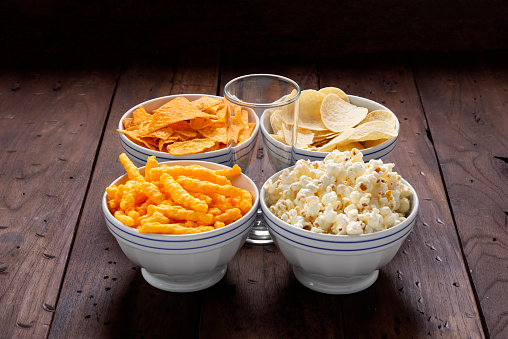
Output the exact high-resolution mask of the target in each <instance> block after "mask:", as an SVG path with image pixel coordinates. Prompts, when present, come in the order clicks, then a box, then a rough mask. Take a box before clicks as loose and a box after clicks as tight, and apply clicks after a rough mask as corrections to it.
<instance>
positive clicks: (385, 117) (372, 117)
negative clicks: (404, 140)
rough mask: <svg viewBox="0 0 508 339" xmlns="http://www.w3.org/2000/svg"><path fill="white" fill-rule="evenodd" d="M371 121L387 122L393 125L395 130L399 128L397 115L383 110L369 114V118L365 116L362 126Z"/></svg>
mask: <svg viewBox="0 0 508 339" xmlns="http://www.w3.org/2000/svg"><path fill="white" fill-rule="evenodd" d="M369 121H386V122H388V123H389V124H390V125H392V126H393V128H396V127H397V118H396V117H395V114H393V113H392V112H388V111H385V110H382V109H380V110H376V111H372V112H369V113H368V114H367V116H365V119H363V120H362V121H361V122H360V125H361V124H363V123H366V122H369Z"/></svg>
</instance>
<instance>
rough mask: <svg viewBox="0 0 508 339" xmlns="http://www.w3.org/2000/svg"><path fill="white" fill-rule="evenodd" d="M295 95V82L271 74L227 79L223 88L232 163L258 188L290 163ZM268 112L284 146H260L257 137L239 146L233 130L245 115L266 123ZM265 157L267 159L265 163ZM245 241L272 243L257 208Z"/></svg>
mask: <svg viewBox="0 0 508 339" xmlns="http://www.w3.org/2000/svg"><path fill="white" fill-rule="evenodd" d="M299 98H300V87H299V86H298V84H297V83H296V82H295V81H293V80H291V79H289V78H286V77H283V76H280V75H274V74H249V75H244V76H241V77H238V78H235V79H233V80H231V81H230V82H228V83H227V84H226V86H225V87H224V102H225V104H226V106H227V110H228V116H229V119H230V129H229V133H230V138H231V145H232V147H231V151H232V158H233V163H236V164H238V165H239V166H240V167H241V168H242V171H243V172H244V173H245V174H246V175H248V176H249V177H250V178H251V179H252V180H253V181H254V182H255V183H256V184H257V186H258V189H260V188H261V186H262V185H263V183H264V182H265V181H266V180H267V179H268V178H269V177H270V176H272V175H273V174H274V172H275V171H280V170H282V169H283V168H286V167H289V166H292V165H293V164H294V157H293V155H292V152H291V149H292V145H293V144H296V131H297V129H296V128H294V126H295V121H298V103H299ZM272 115H273V116H274V117H275V116H277V117H280V119H281V120H280V123H281V126H282V131H283V133H284V134H285V140H286V141H290V142H289V145H288V147H276V148H274V147H270V149H268V145H263V140H261V138H259V140H258V141H257V147H255V146H256V145H255V144H252V145H245V146H243V145H242V142H241V140H239V138H238V135H237V131H238V130H239V126H241V125H242V124H245V121H246V120H245V119H246V117H247V116H248V117H249V119H248V120H249V121H254V119H256V117H257V119H256V120H258V121H259V124H261V125H264V126H268V125H270V118H271V117H272ZM242 119H243V120H242ZM239 141H240V142H239ZM272 146H273V145H272ZM264 152H268V153H269V154H268V155H269V156H268V157H265V156H264ZM266 158H268V159H269V160H268V162H267V161H266ZM270 165H271V166H270ZM247 242H248V243H251V244H267V243H271V242H272V239H271V237H270V234H269V233H268V229H267V228H266V226H265V225H264V222H263V218H262V215H261V210H260V209H259V210H258V218H257V221H256V224H255V225H254V227H253V229H252V231H251V233H250V234H249V237H248V238H247Z"/></svg>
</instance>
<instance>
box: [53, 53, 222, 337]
mask: <svg viewBox="0 0 508 339" xmlns="http://www.w3.org/2000/svg"><path fill="white" fill-rule="evenodd" d="M217 57H218V54H210V53H209V54H207V55H199V56H191V55H182V56H180V57H174V56H173V57H172V56H168V57H163V58H162V57H161V58H152V59H151V58H149V57H147V58H146V59H139V58H137V59H130V58H129V59H128V61H127V63H126V65H125V66H124V67H123V71H122V73H121V76H120V80H119V83H118V88H117V91H116V93H115V97H114V102H113V105H112V108H111V114H110V117H109V120H108V124H107V126H106V130H105V133H104V139H103V142H102V145H101V149H100V152H99V156H98V162H97V166H96V168H95V170H94V174H93V178H92V183H91V186H90V191H89V194H88V198H87V202H86V203H85V205H84V209H83V214H82V217H81V220H80V224H79V229H78V233H77V235H76V240H75V244H74V247H73V251H72V254H71V257H70V261H69V267H68V269H67V272H66V276H65V283H64V285H63V287H62V292H61V294H60V298H59V301H58V307H57V309H56V313H55V320H54V323H53V326H52V329H51V332H50V338H71V337H73V336H74V335H76V334H78V335H80V336H82V337H89V338H100V337H107V338H125V337H156V336H158V337H168V336H174V337H178V338H190V337H196V336H197V335H198V330H199V328H198V325H199V309H200V300H201V293H200V292H196V293H187V294H178V293H167V292H164V291H161V290H158V289H156V288H154V287H152V286H151V285H149V284H148V283H146V282H145V280H144V279H143V278H142V276H141V271H140V269H139V267H137V266H135V265H134V264H132V263H131V262H130V261H129V260H128V259H127V257H126V256H125V255H124V253H123V252H122V250H121V249H120V247H119V246H118V244H117V243H116V241H115V239H114V237H113V236H112V235H111V234H110V233H109V231H108V229H107V227H106V225H105V222H104V217H103V215H102V211H101V207H100V200H101V198H102V196H103V194H104V190H105V188H106V187H107V186H108V185H109V184H110V183H111V182H112V181H113V180H114V179H116V178H117V177H119V176H120V175H123V174H124V169H123V167H122V165H121V164H120V162H119V161H118V155H119V154H120V153H121V152H122V148H121V146H120V140H119V137H118V132H116V128H117V126H118V121H119V120H120V118H121V116H122V115H123V114H124V113H125V111H127V110H128V109H130V108H131V107H133V106H134V105H136V104H138V103H140V102H143V101H145V100H149V99H151V98H155V97H159V96H164V95H170V94H181V93H204V94H216V88H217V83H218V59H217Z"/></svg>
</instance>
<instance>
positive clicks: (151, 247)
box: [106, 223, 244, 251]
mask: <svg viewBox="0 0 508 339" xmlns="http://www.w3.org/2000/svg"><path fill="white" fill-rule="evenodd" d="M106 226H107V227H108V229H109V231H110V232H111V233H113V234H114V235H115V236H117V237H119V238H121V239H122V240H123V241H125V242H129V243H131V244H134V245H137V246H139V247H146V248H150V249H153V250H164V251H189V250H198V249H203V248H207V247H212V246H216V245H219V244H222V243H224V242H227V241H229V240H231V239H234V238H236V237H239V236H242V235H243V233H244V232H241V233H238V234H237V235H234V236H232V237H230V238H228V239H224V240H222V241H219V242H217V243H214V244H210V245H205V246H197V247H185V248H165V247H155V246H147V245H143V244H140V243H137V242H134V241H132V240H129V239H127V238H124V237H122V236H121V235H119V234H118V233H116V232H115V231H114V230H113V229H111V227H110V226H109V223H107V225H106Z"/></svg>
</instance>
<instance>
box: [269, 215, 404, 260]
mask: <svg viewBox="0 0 508 339" xmlns="http://www.w3.org/2000/svg"><path fill="white" fill-rule="evenodd" d="M413 223H414V220H413V221H412V222H411V223H410V224H409V225H408V226H411V227H410V228H409V230H407V232H405V233H404V234H403V235H401V236H400V237H398V238H397V239H394V240H392V241H390V242H387V243H384V244H382V245H378V246H372V247H365V248H361V249H332V248H324V247H317V246H310V245H307V244H304V243H301V242H298V241H294V240H292V239H289V238H288V237H286V236H284V235H282V234H280V233H279V232H277V231H276V230H274V229H273V228H272V227H270V225H269V226H268V227H269V228H270V230H271V231H273V232H275V233H277V234H278V235H279V236H281V237H283V238H284V239H286V240H287V241H289V242H292V243H295V244H299V245H301V246H304V247H308V248H313V249H317V250H322V251H331V252H361V251H367V250H373V249H376V248H381V247H385V246H388V245H390V244H392V243H394V242H396V241H398V240H400V239H402V238H404V237H405V236H406V235H407V234H408V233H409V232H411V230H412V229H413V227H412V226H413ZM406 228H407V227H406ZM406 228H404V229H406ZM312 240H316V239H312ZM376 240H377V239H376Z"/></svg>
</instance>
